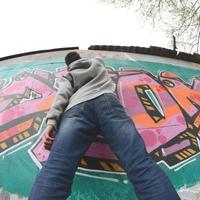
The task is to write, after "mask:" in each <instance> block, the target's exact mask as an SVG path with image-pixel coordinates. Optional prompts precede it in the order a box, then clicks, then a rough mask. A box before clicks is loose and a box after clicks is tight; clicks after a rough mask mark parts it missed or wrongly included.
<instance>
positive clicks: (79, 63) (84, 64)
mask: <svg viewBox="0 0 200 200" xmlns="http://www.w3.org/2000/svg"><path fill="white" fill-rule="evenodd" d="M91 64H92V61H91V60H90V59H88V58H81V59H79V60H76V61H74V62H72V63H71V64H70V65H69V66H68V70H69V71H72V70H75V69H88V68H89V67H90V66H91Z"/></svg>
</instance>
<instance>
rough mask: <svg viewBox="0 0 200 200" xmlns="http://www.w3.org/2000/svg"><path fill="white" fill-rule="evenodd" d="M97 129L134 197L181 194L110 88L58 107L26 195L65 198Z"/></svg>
mask: <svg viewBox="0 0 200 200" xmlns="http://www.w3.org/2000/svg"><path fill="white" fill-rule="evenodd" d="M99 132H100V133H101V134H102V136H103V137H104V138H105V140H106V141H107V142H108V144H109V145H110V147H111V148H112V150H113V152H114V153H115V154H116V156H117V157H118V159H119V161H120V162H121V164H122V165H123V167H124V169H125V171H126V173H127V175H128V178H129V180H130V182H131V183H132V184H133V186H134V188H135V192H136V195H137V197H138V199H139V200H180V198H179V196H178V195H177V193H176V191H175V189H174V187H173V186H172V184H171V183H170V181H169V179H168V178H167V176H166V175H165V174H164V172H163V171H162V170H161V168H160V167H159V166H158V165H157V164H156V163H155V162H154V161H153V160H152V159H151V157H150V156H149V155H148V153H147V151H146V148H145V145H144V142H143V140H142V139H141V137H140V135H139V134H138V132H137V130H136V128H135V126H134V124H133V122H132V120H131V119H130V117H129V116H128V115H127V113H126V112H125V110H124V108H123V107H122V105H121V104H120V103H119V100H118V99H117V97H116V96H115V95H114V94H110V93H109V94H103V95H101V96H99V97H97V98H95V99H92V100H89V101H86V102H83V103H81V104H78V105H76V106H74V107H72V108H71V109H69V110H68V111H67V112H65V113H63V115H62V116H61V120H60V125H59V129H58V132H57V135H56V138H55V140H54V143H53V146H52V149H51V153H50V155H49V158H48V160H47V161H46V163H45V165H44V166H43V168H42V169H41V171H40V173H39V175H38V176H37V178H36V181H35V184H34V186H33V188H32V192H31V194H30V197H29V200H65V199H66V198H67V197H68V196H69V195H70V193H71V185H72V181H73V177H74V174H75V172H76V169H77V167H78V164H79V161H80V159H81V157H82V156H83V155H84V153H85V152H86V150H87V149H88V148H89V146H90V144H91V143H92V141H93V140H94V138H95V137H96V135H97V133H99Z"/></svg>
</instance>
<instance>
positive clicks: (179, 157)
mask: <svg viewBox="0 0 200 200" xmlns="http://www.w3.org/2000/svg"><path fill="white" fill-rule="evenodd" d="M175 156H176V158H178V159H179V160H183V158H182V157H181V156H180V155H178V154H176V155H175Z"/></svg>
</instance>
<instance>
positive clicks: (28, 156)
mask: <svg viewBox="0 0 200 200" xmlns="http://www.w3.org/2000/svg"><path fill="white" fill-rule="evenodd" d="M67 52H68V51H55V52H47V53H41V54H33V55H29V56H22V57H18V58H12V59H8V60H4V61H1V62H0V186H1V188H2V192H1V196H0V199H1V197H2V198H4V197H5V198H8V199H12V198H13V199H16V198H17V197H16V196H15V195H13V194H18V195H21V197H19V198H21V199H22V198H23V197H24V198H25V197H27V196H28V194H29V192H30V189H31V186H32V184H33V181H34V178H35V176H36V174H37V172H38V170H39V168H41V167H42V165H43V163H44V161H45V160H46V159H47V157H48V153H49V152H48V151H46V150H44V149H43V147H42V144H41V136H42V132H43V130H44V120H43V119H44V117H45V115H46V113H47V111H48V110H49V108H50V106H51V103H52V101H53V98H54V96H55V93H56V90H57V80H58V78H59V77H60V76H62V75H63V73H64V72H65V70H66V68H65V66H64V56H65V54H66V53H67ZM79 52H80V53H81V55H82V56H85V57H93V56H99V57H102V58H103V59H104V61H105V63H106V66H107V68H108V72H109V74H110V76H111V77H112V79H113V81H114V82H115V84H116V93H117V95H118V98H119V99H120V101H121V103H122V104H123V105H124V106H125V107H126V109H127V111H128V113H129V115H130V116H131V118H132V120H133V121H134V123H135V125H136V127H137V130H138V131H139V133H140V134H141V136H142V138H143V139H144V141H145V144H146V147H147V150H148V152H149V153H150V155H151V156H152V157H153V158H154V159H155V160H156V162H157V163H158V164H159V165H160V166H161V167H162V168H163V170H164V171H165V172H166V173H167V175H168V176H169V178H170V179H171V181H172V182H173V184H174V186H175V187H176V189H177V190H180V189H182V188H186V187H191V186H195V185H198V183H199V182H200V172H199V165H200V157H199V152H200V151H199V144H200V143H199V137H200V132H199V127H200V109H199V108H200V65H199V64H195V63H191V62H186V61H180V60H175V59H170V58H162V57H158V56H149V55H142V54H133V53H122V52H110V51H95V50H88V51H79ZM6 195H7V197H6ZM72 199H76V200H77V199H88V200H93V199H106V200H118V199H119V200H121V199H129V200H135V199H136V197H135V195H134V192H133V191H132V186H131V185H130V184H129V181H128V179H127V177H126V174H125V173H124V170H123V168H122V166H121V165H120V164H119V163H118V160H117V158H116V157H115V155H114V154H113V153H112V151H111V150H110V148H109V146H108V145H107V143H106V141H105V140H104V139H103V138H102V137H100V136H98V137H97V138H96V139H95V141H94V142H93V144H92V145H91V147H90V148H89V149H88V151H87V152H86V154H85V156H84V157H83V158H82V160H81V161H80V165H79V169H78V171H77V173H76V177H75V181H74V185H73V194H72V196H71V197H70V200H72ZM190 199H191V198H190Z"/></svg>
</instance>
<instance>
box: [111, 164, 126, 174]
mask: <svg viewBox="0 0 200 200" xmlns="http://www.w3.org/2000/svg"><path fill="white" fill-rule="evenodd" d="M110 165H111V166H112V167H113V169H114V170H115V171H117V172H119V171H120V172H122V171H124V170H123V168H122V167H121V166H120V165H119V164H117V163H110Z"/></svg>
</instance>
